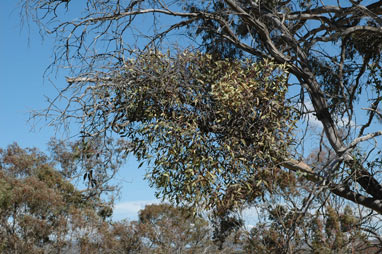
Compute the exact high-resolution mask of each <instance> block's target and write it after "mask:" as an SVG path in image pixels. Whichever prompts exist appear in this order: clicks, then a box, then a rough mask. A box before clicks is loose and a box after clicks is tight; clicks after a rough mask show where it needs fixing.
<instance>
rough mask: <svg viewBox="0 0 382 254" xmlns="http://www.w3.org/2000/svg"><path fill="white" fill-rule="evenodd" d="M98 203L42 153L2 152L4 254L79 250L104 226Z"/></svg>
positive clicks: (14, 148)
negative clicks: (78, 246) (84, 241)
mask: <svg viewBox="0 0 382 254" xmlns="http://www.w3.org/2000/svg"><path fill="white" fill-rule="evenodd" d="M95 200H96V199H86V197H85V196H84V194H83V193H82V192H81V191H79V190H77V189H76V188H75V187H74V186H73V185H72V183H70V182H69V181H68V179H65V178H64V177H63V174H61V172H59V171H57V170H56V169H55V168H54V163H53V162H52V161H50V160H49V158H48V157H47V156H46V155H45V154H43V153H41V152H38V150H37V149H22V148H20V147H19V146H18V145H17V144H13V145H10V146H9V147H8V148H7V149H5V150H1V149H0V253H12V254H13V253H31V254H34V253H60V252H62V251H64V250H67V249H70V248H74V247H73V245H77V242H78V241H80V240H84V239H88V238H89V237H90V236H91V233H92V232H95V231H92V230H94V228H95V226H96V225H102V223H103V221H102V219H101V218H100V217H99V216H98V215H97V209H96V208H97V207H99V206H100V205H101V202H99V201H98V202H97V203H95V202H93V201H95ZM74 249H75V248H74ZM80 253H86V252H80Z"/></svg>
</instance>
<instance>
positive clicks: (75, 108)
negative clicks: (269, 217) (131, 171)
mask: <svg viewBox="0 0 382 254" xmlns="http://www.w3.org/2000/svg"><path fill="white" fill-rule="evenodd" d="M22 4H23V6H24V10H27V11H28V12H27V14H28V15H30V17H31V18H32V19H34V20H35V21H36V22H37V23H39V24H40V25H41V29H42V32H44V31H47V32H48V33H49V34H51V35H53V36H55V37H56V39H57V43H58V44H57V45H58V47H57V48H56V49H55V62H54V63H53V65H52V66H66V67H68V68H70V69H71V70H72V73H71V75H72V77H70V78H67V82H68V85H67V87H65V88H63V89H62V93H60V95H59V96H58V97H59V98H61V99H64V98H67V99H68V101H67V102H68V104H67V107H64V108H62V107H61V108H60V107H58V108H57V107H55V106H56V104H55V101H52V104H51V106H50V107H49V108H48V110H47V112H46V115H50V114H54V115H55V116H56V117H57V118H51V119H53V122H52V123H57V124H60V123H61V122H62V121H63V120H68V119H72V120H75V121H77V123H80V124H81V125H82V135H83V136H84V138H85V139H91V138H93V137H106V136H108V135H120V136H121V137H122V138H124V139H125V140H126V141H127V143H128V144H127V145H126V152H132V153H134V154H135V155H136V156H137V157H138V159H141V160H143V161H151V164H149V165H148V166H149V171H148V178H149V179H150V180H151V183H152V184H153V185H154V186H155V187H157V188H158V192H159V194H160V195H161V196H165V197H169V198H170V199H174V200H176V201H179V202H183V201H184V202H190V201H191V202H198V203H199V202H201V203H204V205H206V206H207V207H211V206H212V207H213V208H216V210H217V211H219V210H221V213H222V214H223V213H224V212H223V211H224V210H231V209H234V208H235V207H242V206H243V205H244V206H245V205H247V204H251V203H253V202H255V201H257V200H261V198H263V199H265V198H268V197H269V194H272V193H274V192H275V191H279V190H283V191H288V190H290V191H292V189H293V186H294V185H295V183H296V181H295V179H294V178H293V177H294V172H296V173H297V174H298V175H303V176H304V179H305V180H306V181H307V182H304V184H305V185H306V184H307V185H309V186H310V187H309V188H303V191H301V193H305V195H307V196H308V197H309V199H310V200H312V198H313V197H315V196H319V193H321V194H322V193H330V194H331V197H336V198H340V199H343V200H346V201H348V202H349V203H352V204H354V205H358V206H361V207H365V208H368V209H371V210H372V211H374V212H376V213H382V200H381V199H382V185H381V175H380V161H379V158H378V156H379V154H380V147H379V146H378V145H377V140H378V138H379V136H380V135H381V134H382V131H381V130H380V129H379V119H380V117H381V116H382V114H381V112H380V101H381V95H380V93H381V72H382V71H381V58H380V51H381V46H382V31H381V24H382V17H381V14H382V2H381V1H318V0H310V1H299V0H286V1H278V0H275V1H262V0H257V1H241V0H216V1H208V0H206V1H180V0H179V1H158V0H141V1H122V0H115V1H111V0H107V1H106V0H105V1H104V0H89V1H86V3H85V2H84V3H81V4H80V3H76V1H60V0H24V1H22ZM78 10H82V12H81V13H78V12H77V11H78ZM74 12H75V13H74ZM71 15H74V16H71ZM143 22H144V25H142V23H143ZM137 31H138V32H137ZM175 35H177V36H178V37H175ZM173 38H179V42H180V43H182V45H181V46H182V47H183V48H189V49H188V50H183V49H181V50H179V51H178V52H176V50H174V49H175V48H176V45H175V46H174V43H172V44H171V40H172V39H173ZM136 42H137V43H136ZM139 48H140V49H142V50H138V49H139ZM193 48H198V49H199V50H192V49H193ZM161 49H162V51H163V52H165V51H166V49H168V50H169V52H171V53H160V50H161ZM312 117H313V118H315V119H316V120H317V122H319V123H320V126H322V131H320V132H319V133H318V134H317V135H318V138H317V139H316V140H317V142H316V140H314V141H311V138H312V135H310V134H309V135H305V134H306V132H305V131H306V130H307V127H308V125H309V124H310V121H309V118H310V119H312ZM295 120H299V122H298V124H297V125H296V124H295ZM295 127H296V128H297V129H296V130H295V132H294V133H295V140H294V143H293V144H294V146H290V145H291V141H292V139H291V138H292V137H291V134H292V132H293V129H295ZM305 145H306V146H310V147H308V148H316V149H317V151H318V156H317V158H321V157H323V156H322V155H321V152H322V151H328V153H326V154H327V156H326V157H325V160H322V159H320V162H319V163H315V162H312V161H310V162H309V163H306V161H305V158H304V157H305V155H306V153H305ZM287 186H288V188H286V187H287ZM301 186H302V185H301V184H300V183H298V184H297V187H301ZM301 193H300V194H301ZM321 194H320V195H321ZM312 195H313V196H312ZM320 200H325V198H323V199H320ZM301 201H302V199H301ZM299 204H300V208H299V209H301V210H304V209H305V208H306V207H305V206H306V205H309V204H312V202H307V203H306V202H305V203H304V202H300V203H299Z"/></svg>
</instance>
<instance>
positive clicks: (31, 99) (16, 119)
mask: <svg viewBox="0 0 382 254" xmlns="http://www.w3.org/2000/svg"><path fill="white" fill-rule="evenodd" d="M17 2H18V1H16V0H1V3H0V147H1V148H4V147H6V146H7V145H9V144H11V143H13V142H17V143H18V144H19V145H20V146H21V147H37V148H39V149H40V150H42V151H46V144H47V142H48V141H49V139H50V138H51V137H53V136H54V135H55V131H54V129H52V128H48V127H44V123H45V122H44V121H40V122H39V123H37V124H36V126H35V127H36V128H34V130H32V127H33V126H32V125H31V124H30V123H28V118H29V112H30V111H31V110H39V109H43V108H46V106H47V105H48V104H47V101H46V98H45V96H49V97H51V98H52V97H53V96H55V95H56V91H55V89H54V88H53V86H52V85H51V83H50V82H49V80H47V79H44V78H43V73H44V70H45V69H46V67H47V66H48V65H49V64H50V63H51V60H52V59H51V56H52V54H51V50H52V46H53V41H51V40H48V39H45V40H44V41H43V40H42V38H41V36H40V35H39V33H38V30H37V28H36V27H35V26H34V24H31V27H30V29H29V30H28V27H27V26H24V27H23V28H22V27H21V23H20V20H21V19H20V16H19V11H20V9H19V8H18V5H17ZM50 78H55V77H54V76H53V77H52V75H51V76H50ZM52 81H53V82H55V83H56V84H57V85H59V86H63V85H65V83H64V82H65V80H64V76H63V75H59V74H58V76H57V77H56V78H55V79H54V80H52ZM58 137H62V135H61V134H59V133H58ZM137 166H138V163H137V162H136V161H135V160H134V158H132V159H130V160H129V161H128V162H127V164H126V165H125V166H124V167H123V168H122V169H121V170H120V173H119V175H118V176H117V179H116V180H117V181H118V182H121V183H122V187H123V188H122V192H121V199H120V200H118V201H117V202H116V203H117V204H116V209H115V212H114V218H115V219H123V218H130V219H135V218H136V212H137V211H138V210H139V209H141V208H143V207H144V205H145V204H146V203H151V202H153V201H154V200H155V197H154V190H152V189H150V188H149V186H148V184H147V183H146V182H145V181H143V176H144V173H145V172H144V169H139V170H138V169H137Z"/></svg>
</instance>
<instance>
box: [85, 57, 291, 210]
mask: <svg viewBox="0 0 382 254" xmlns="http://www.w3.org/2000/svg"><path fill="white" fill-rule="evenodd" d="M88 92H89V94H87V96H88V102H89V101H90V105H91V106H87V107H86V108H84V111H85V115H86V116H87V117H86V120H87V121H88V123H87V124H88V127H89V129H90V128H92V129H90V130H89V132H90V133H94V127H95V126H98V128H99V130H100V131H101V130H103V129H105V127H106V128H108V127H110V128H112V129H113V130H114V131H115V132H117V133H118V134H119V135H120V136H122V137H126V138H127V139H128V140H129V142H130V149H129V151H131V152H133V153H134V154H135V155H136V156H137V157H138V159H139V160H142V161H146V162H150V163H151V164H150V167H149V168H150V170H149V172H148V174H147V177H148V178H149V180H150V181H151V183H152V184H153V185H154V186H155V187H156V188H158V190H159V195H160V196H165V197H167V198H169V199H170V200H175V201H177V202H183V201H185V202H191V203H199V202H201V203H203V204H204V205H206V206H207V207H208V208H211V207H221V208H222V207H224V208H228V209H231V208H234V207H237V206H240V205H242V204H245V203H248V202H253V201H254V200H255V199H256V198H258V197H260V196H263V195H264V192H265V191H271V190H272V189H273V188H275V186H278V187H280V186H281V187H283V186H285V185H287V184H288V181H289V180H288V175H287V174H286V173H285V172H282V171H281V170H279V168H278V163H279V162H280V161H281V160H282V159H283V158H284V157H285V156H287V154H288V152H287V150H288V147H289V145H290V144H291V141H292V130H293V128H294V123H295V121H294V120H295V117H294V113H293V110H292V107H290V106H289V105H288V102H287V101H286V100H285V94H286V92H287V72H286V71H285V66H283V65H276V64H274V63H272V62H271V61H269V60H264V61H262V62H251V61H250V60H243V61H232V60H220V61H215V60H213V59H212V57H211V56H210V55H205V54H202V53H191V52H187V51H185V52H182V53H179V54H177V55H175V56H171V54H170V53H161V52H159V51H146V52H143V53H142V54H141V55H139V56H138V57H137V58H136V59H134V60H130V61H127V62H126V63H125V68H124V69H123V70H122V71H119V72H118V73H116V74H114V76H113V77H112V78H111V81H110V82H103V83H98V84H97V85H95V86H92V88H91V89H89V90H88ZM88 105H89V104H88Z"/></svg>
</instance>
